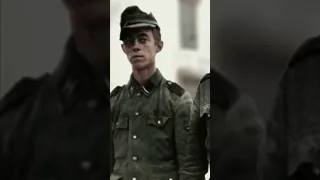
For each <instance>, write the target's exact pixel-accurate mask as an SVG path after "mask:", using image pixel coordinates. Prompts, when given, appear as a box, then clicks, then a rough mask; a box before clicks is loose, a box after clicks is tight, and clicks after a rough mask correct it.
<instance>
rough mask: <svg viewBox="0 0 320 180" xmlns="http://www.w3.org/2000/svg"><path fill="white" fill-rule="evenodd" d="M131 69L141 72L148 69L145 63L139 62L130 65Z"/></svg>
mask: <svg viewBox="0 0 320 180" xmlns="http://www.w3.org/2000/svg"><path fill="white" fill-rule="evenodd" d="M132 67H133V69H135V70H138V71H141V70H144V69H147V68H148V64H146V63H145V62H142V61H140V62H135V63H132Z"/></svg>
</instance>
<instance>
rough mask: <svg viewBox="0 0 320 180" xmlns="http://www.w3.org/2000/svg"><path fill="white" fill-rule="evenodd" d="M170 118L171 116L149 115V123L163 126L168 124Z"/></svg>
mask: <svg viewBox="0 0 320 180" xmlns="http://www.w3.org/2000/svg"><path fill="white" fill-rule="evenodd" d="M169 119H171V116H160V117H157V116H153V115H148V124H150V125H153V126H156V127H159V128H161V127H163V126H165V125H166V124H167V122H168V120H169Z"/></svg>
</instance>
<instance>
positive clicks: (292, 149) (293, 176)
mask: <svg viewBox="0 0 320 180" xmlns="http://www.w3.org/2000/svg"><path fill="white" fill-rule="evenodd" d="M319 69H320V36H318V37H315V38H311V39H308V40H307V41H306V42H305V43H304V44H302V45H301V46H300V48H299V49H298V50H297V51H296V52H295V54H294V55H293V57H292V59H291V60H290V62H289V65H288V67H287V69H286V70H285V72H284V74H283V76H282V78H281V81H280V84H279V90H278V95H277V98H276V101H275V107H274V111H273V114H272V118H271V119H270V121H268V126H267V139H266V144H265V147H264V150H265V151H264V153H263V158H262V159H261V166H260V168H261V172H262V173H261V177H262V178H261V179H262V180H270V179H272V180H284V179H290V180H315V179H319V178H320V176H319V175H320V169H319V167H320V133H319V132H320V119H319V117H320V114H319V112H320V106H319V103H320V95H319V92H320V86H319V78H320V71H319Z"/></svg>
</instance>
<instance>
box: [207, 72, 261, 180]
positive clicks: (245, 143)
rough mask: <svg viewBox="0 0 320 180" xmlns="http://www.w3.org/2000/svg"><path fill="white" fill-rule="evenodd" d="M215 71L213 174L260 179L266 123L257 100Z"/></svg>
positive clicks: (238, 179)
mask: <svg viewBox="0 0 320 180" xmlns="http://www.w3.org/2000/svg"><path fill="white" fill-rule="evenodd" d="M211 74H212V75H211V82H212V84H211V86H213V87H214V88H212V89H211V93H212V94H213V95H212V97H211V104H212V106H211V119H212V120H211V124H210V125H211V127H210V128H211V130H210V131H211V132H210V133H211V144H212V146H211V147H210V151H211V152H210V156H211V157H210V158H211V161H210V168H211V171H210V176H211V178H212V179H219V180H220V179H223V180H229V179H230V180H231V179H232V180H253V179H255V180H256V179H257V178H258V172H257V161H258V157H259V148H260V146H261V141H262V135H263V131H264V128H263V127H264V126H263V121H262V119H261V118H260V116H259V114H258V111H257V107H256V105H255V102H254V101H253V99H252V98H251V97H249V96H247V95H245V94H243V93H241V92H240V91H239V90H238V88H237V87H236V86H235V85H234V84H233V83H232V82H230V81H228V80H227V79H226V78H224V77H223V76H222V75H221V74H219V73H217V72H215V73H214V71H212V70H211Z"/></svg>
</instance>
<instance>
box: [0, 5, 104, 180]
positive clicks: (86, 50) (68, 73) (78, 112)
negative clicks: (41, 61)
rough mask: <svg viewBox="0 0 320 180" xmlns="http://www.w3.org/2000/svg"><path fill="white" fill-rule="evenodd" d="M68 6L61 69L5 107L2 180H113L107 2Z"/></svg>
mask: <svg viewBox="0 0 320 180" xmlns="http://www.w3.org/2000/svg"><path fill="white" fill-rule="evenodd" d="M63 2H64V3H65V5H66V7H67V9H68V10H69V14H70V20H71V24H72V34H71V37H70V39H69V40H68V43H67V45H66V48H65V54H64V57H63V59H62V61H61V63H60V65H59V66H58V68H57V69H56V70H55V71H54V72H53V73H52V74H46V75H44V76H42V77H40V78H30V77H26V78H22V79H21V80H20V81H19V82H18V83H16V84H15V86H14V87H13V88H12V89H11V90H10V91H9V92H8V93H7V94H6V95H5V96H4V97H3V98H2V99H1V101H0V117H1V119H0V179H1V180H26V179H28V180H31V179H32V180H44V179H59V180H71V179H77V180H82V179H83V180H88V179H90V180H101V179H108V178H109V177H110V173H109V172H108V171H109V163H110V162H109V143H108V139H109V136H110V129H109V128H110V124H109V120H108V117H109V102H110V101H109V92H110V91H109V85H108V84H109V79H108V74H109V72H108V71H109V67H108V65H109V1H108V0H90V1H89V0H64V1H63ZM48 43H50V42H48Z"/></svg>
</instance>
